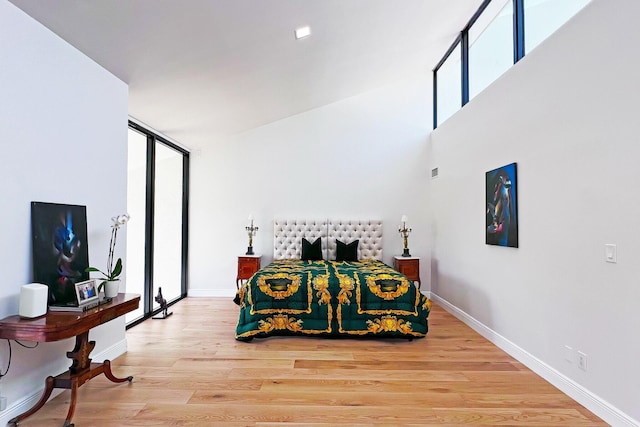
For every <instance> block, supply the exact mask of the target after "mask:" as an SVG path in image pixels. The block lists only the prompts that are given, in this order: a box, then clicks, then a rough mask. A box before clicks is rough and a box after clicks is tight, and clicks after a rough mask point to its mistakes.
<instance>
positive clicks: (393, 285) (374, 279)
mask: <svg viewBox="0 0 640 427" xmlns="http://www.w3.org/2000/svg"><path fill="white" fill-rule="evenodd" d="M398 282H400V283H398ZM367 286H368V287H369V290H371V292H373V294H374V295H375V296H377V297H380V298H383V299H385V300H387V301H390V300H393V299H396V298H398V297H399V296H401V295H404V294H406V293H407V292H408V291H409V281H408V280H407V279H404V278H402V279H398V277H394V276H391V275H390V274H378V275H375V276H369V277H367Z"/></svg>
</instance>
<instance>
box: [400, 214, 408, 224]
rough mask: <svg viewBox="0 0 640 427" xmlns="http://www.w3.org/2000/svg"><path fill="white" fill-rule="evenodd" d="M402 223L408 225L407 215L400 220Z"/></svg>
mask: <svg viewBox="0 0 640 427" xmlns="http://www.w3.org/2000/svg"><path fill="white" fill-rule="evenodd" d="M400 222H401V223H403V224H404V223H406V222H407V216H406V215H402V218H400Z"/></svg>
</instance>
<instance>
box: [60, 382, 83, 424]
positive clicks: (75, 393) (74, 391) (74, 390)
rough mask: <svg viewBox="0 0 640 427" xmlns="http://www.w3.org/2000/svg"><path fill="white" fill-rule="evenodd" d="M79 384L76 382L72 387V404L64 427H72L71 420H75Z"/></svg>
mask: <svg viewBox="0 0 640 427" xmlns="http://www.w3.org/2000/svg"><path fill="white" fill-rule="evenodd" d="M78 387H79V386H78V382H77V381H74V382H73V384H72V385H71V403H69V412H67V419H66V420H64V427H71V426H73V424H72V423H71V418H73V414H74V412H76V403H77V401H78Z"/></svg>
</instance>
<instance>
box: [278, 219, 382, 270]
mask: <svg viewBox="0 0 640 427" xmlns="http://www.w3.org/2000/svg"><path fill="white" fill-rule="evenodd" d="M303 237H304V238H306V239H307V240H309V241H310V242H312V243H313V242H314V241H315V240H316V239H317V238H318V237H321V238H322V254H323V257H324V259H326V260H334V259H336V239H338V240H340V241H342V242H344V243H351V242H352V241H353V240H355V239H358V240H359V241H360V242H359V243H358V259H377V260H380V261H382V221H379V220H329V221H327V220H304V219H293V220H291V219H289V220H280V219H276V220H274V222H273V259H299V258H300V256H301V255H302V238H303Z"/></svg>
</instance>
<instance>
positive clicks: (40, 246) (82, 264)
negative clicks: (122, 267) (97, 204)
mask: <svg viewBox="0 0 640 427" xmlns="http://www.w3.org/2000/svg"><path fill="white" fill-rule="evenodd" d="M31 236H32V247H33V281H34V282H36V283H42V284H45V285H47V286H48V287H49V303H50V304H52V303H67V302H71V301H75V300H76V291H75V284H76V283H78V282H83V281H86V280H89V273H87V272H85V269H86V268H87V267H89V246H88V244H87V208H86V206H80V205H64V204H57V203H44V202H31Z"/></svg>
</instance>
